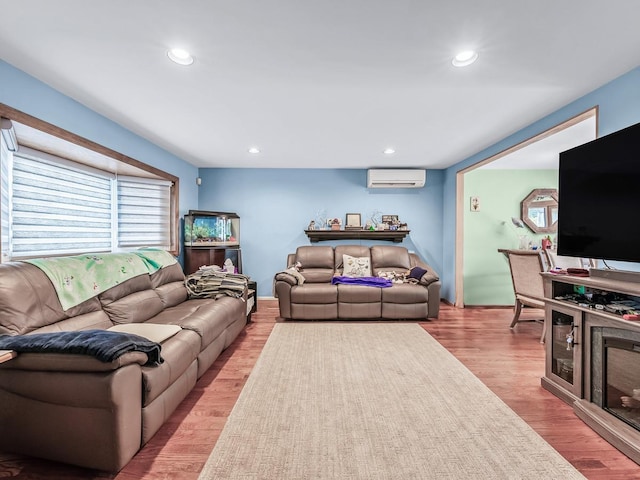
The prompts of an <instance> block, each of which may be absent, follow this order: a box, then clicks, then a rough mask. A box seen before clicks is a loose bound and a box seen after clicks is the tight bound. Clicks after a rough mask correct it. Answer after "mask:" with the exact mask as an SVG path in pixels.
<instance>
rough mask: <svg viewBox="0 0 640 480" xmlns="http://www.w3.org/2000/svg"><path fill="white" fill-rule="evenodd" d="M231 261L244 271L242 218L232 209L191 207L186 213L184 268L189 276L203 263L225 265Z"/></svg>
mask: <svg viewBox="0 0 640 480" xmlns="http://www.w3.org/2000/svg"><path fill="white" fill-rule="evenodd" d="M226 260H231V262H232V263H233V265H234V267H235V271H236V273H242V252H241V250H240V217H239V216H238V215H237V214H235V213H231V212H209V211H203V210H189V213H188V214H187V215H185V216H184V263H185V265H184V269H185V274H187V275H189V274H191V273H194V272H195V271H197V270H198V269H199V268H200V267H202V266H203V265H217V266H219V267H223V268H224V263H225V261H226Z"/></svg>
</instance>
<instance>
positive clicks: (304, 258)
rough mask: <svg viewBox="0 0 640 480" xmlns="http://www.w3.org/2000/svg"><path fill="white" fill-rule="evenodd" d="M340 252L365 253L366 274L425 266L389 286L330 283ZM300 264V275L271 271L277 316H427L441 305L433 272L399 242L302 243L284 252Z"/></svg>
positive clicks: (340, 261)
mask: <svg viewBox="0 0 640 480" xmlns="http://www.w3.org/2000/svg"><path fill="white" fill-rule="evenodd" d="M344 255H349V256H351V257H355V258H364V259H366V258H368V259H369V263H370V268H371V276H372V277H378V276H379V275H380V273H381V272H382V274H383V275H384V274H385V273H386V274H389V273H392V272H395V273H396V274H397V275H398V276H403V275H405V274H406V273H408V272H409V271H412V269H413V268H414V267H419V268H420V269H422V270H426V272H425V273H422V272H421V275H420V276H419V278H416V279H415V281H411V282H404V283H393V285H392V286H391V287H388V288H378V287H371V286H363V285H352V284H340V283H338V284H336V285H334V284H332V279H333V277H334V276H340V275H342V273H343V270H344V265H343V259H344ZM296 263H298V264H299V273H300V274H301V275H302V277H303V278H304V281H303V283H302V284H299V281H300V280H299V279H297V278H296V276H297V274H295V275H293V274H292V273H295V272H291V273H290V271H289V272H288V271H282V272H278V273H277V274H276V275H275V285H274V289H275V295H276V297H277V298H278V303H279V306H280V316H281V317H282V318H284V319H295V320H334V319H396V320H401V319H426V318H437V317H438V312H439V309H440V287H441V283H440V280H439V277H438V274H437V273H436V272H435V271H434V270H433V268H431V267H430V266H429V265H427V264H426V263H425V262H424V261H422V260H421V259H420V258H419V256H418V255H417V254H415V253H410V252H409V251H408V250H407V249H406V248H405V247H402V246H387V245H375V246H371V247H368V246H364V245H339V246H336V247H331V246H302V247H298V249H297V250H296V253H292V254H289V255H288V257H287V267H291V266H294V265H296Z"/></svg>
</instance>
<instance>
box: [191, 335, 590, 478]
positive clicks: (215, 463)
mask: <svg viewBox="0 0 640 480" xmlns="http://www.w3.org/2000/svg"><path fill="white" fill-rule="evenodd" d="M574 478H584V477H583V476H582V475H581V474H580V473H579V472H578V471H577V470H576V469H575V468H574V467H573V466H572V465H571V464H570V463H568V462H567V461H566V460H565V459H564V458H563V457H562V456H561V455H560V454H559V453H558V452H556V451H555V450H554V449H553V448H552V447H551V446H550V445H549V444H548V443H547V442H545V441H544V440H543V439H542V437H540V436H539V435H538V434H537V433H535V432H534V431H533V430H532V429H531V427H529V426H528V425H527V424H526V423H525V422H524V421H523V420H522V419H521V418H520V417H518V416H517V415H516V414H515V413H514V412H513V410H511V409H510V408H509V407H507V406H506V405H505V404H504V403H503V402H502V400H500V399H499V398H498V397H497V396H496V395H495V394H494V393H493V392H491V391H490V390H489V389H488V388H487V387H486V386H485V385H484V384H483V383H482V382H481V381H480V380H478V379H477V378H476V377H475V376H474V375H473V374H472V373H471V372H470V371H469V370H467V368H466V367H465V366H464V365H462V363H460V362H459V361H458V360H457V359H456V358H455V357H454V356H453V355H451V354H450V353H449V352H448V351H447V350H446V349H445V348H444V347H442V346H441V345H440V344H439V343H438V342H437V341H435V340H434V339H433V338H432V337H431V336H430V335H429V334H428V333H427V332H425V331H424V330H423V329H422V328H421V327H420V326H419V325H418V324H411V323H348V324H345V323H334V322H326V323H324V322H312V323H280V324H277V325H276V326H275V328H274V330H273V332H272V333H271V336H270V337H269V339H268V341H267V344H266V345H265V347H264V350H263V351H262V353H261V355H260V358H259V359H258V362H257V364H256V366H255V368H254V369H253V371H252V373H251V375H250V377H249V379H248V380H247V383H246V385H245V387H244V389H243V390H242V392H241V394H240V397H239V399H238V402H237V403H236V405H235V407H234V409H233V411H232V412H231V415H230V417H229V419H228V421H227V424H226V426H225V428H224V430H223V432H222V434H221V436H220V438H219V440H218V442H217V444H216V446H215V448H214V449H213V451H212V452H211V455H210V457H209V459H208V461H207V463H206V465H205V467H204V469H203V471H202V473H201V474H200V479H202V480H204V479H216V480H217V479H282V480H285V479H368V480H369V479H371V480H373V479H401V480H405V479H420V480H425V479H483V480H485V479H535V480H540V479H563V480H564V479H574Z"/></svg>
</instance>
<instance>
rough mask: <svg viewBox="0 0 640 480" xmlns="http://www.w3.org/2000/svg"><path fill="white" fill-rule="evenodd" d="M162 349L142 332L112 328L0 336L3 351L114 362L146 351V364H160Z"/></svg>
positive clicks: (0, 346)
mask: <svg viewBox="0 0 640 480" xmlns="http://www.w3.org/2000/svg"><path fill="white" fill-rule="evenodd" d="M160 348H161V347H160V344H159V343H155V342H152V341H151V340H148V339H146V338H144V337H141V336H139V335H133V334H131V333H124V332H111V331H109V330H79V331H75V332H54V333H34V334H33V335H0V350H15V351H16V352H31V353H34V352H38V353H47V352H49V353H76V354H80V355H91V356H93V357H96V358H97V359H98V360H101V361H103V362H111V361H113V360H115V359H116V358H118V357H119V356H121V355H123V354H125V353H127V352H143V353H146V354H147V357H149V360H148V361H147V363H146V365H157V364H160V363H162V362H163V361H164V360H163V359H162V357H161V356H160Z"/></svg>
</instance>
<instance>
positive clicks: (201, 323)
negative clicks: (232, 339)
mask: <svg viewBox="0 0 640 480" xmlns="http://www.w3.org/2000/svg"><path fill="white" fill-rule="evenodd" d="M245 308H246V303H245V302H243V301H242V300H241V299H238V298H232V297H226V296H223V297H220V298H218V299H213V298H201V299H192V300H187V301H186V302H183V303H181V304H179V305H176V306H175V307H170V308H166V309H165V310H163V311H162V312H160V313H159V314H158V315H156V316H155V317H153V320H152V321H153V323H161V324H173V325H179V326H180V327H182V328H183V329H186V330H192V331H194V332H196V333H197V334H198V335H199V336H200V337H201V339H202V341H201V349H204V348H206V347H207V346H208V345H209V344H210V343H211V342H213V341H214V340H215V339H216V338H217V337H218V336H220V335H221V334H222V333H223V332H224V331H225V329H226V328H227V327H228V326H229V325H231V324H232V323H233V322H234V321H236V320H237V319H238V318H239V317H244V316H246V311H245Z"/></svg>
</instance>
